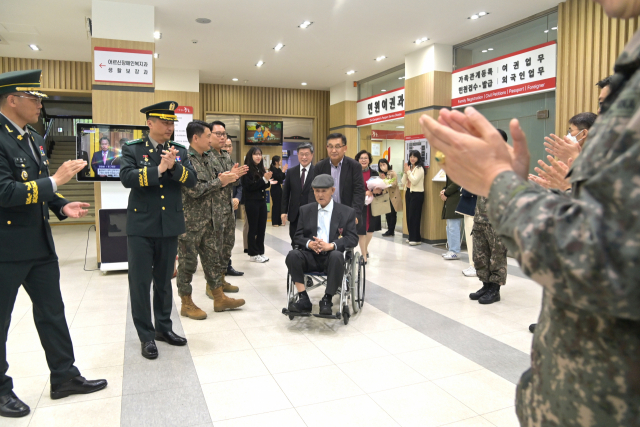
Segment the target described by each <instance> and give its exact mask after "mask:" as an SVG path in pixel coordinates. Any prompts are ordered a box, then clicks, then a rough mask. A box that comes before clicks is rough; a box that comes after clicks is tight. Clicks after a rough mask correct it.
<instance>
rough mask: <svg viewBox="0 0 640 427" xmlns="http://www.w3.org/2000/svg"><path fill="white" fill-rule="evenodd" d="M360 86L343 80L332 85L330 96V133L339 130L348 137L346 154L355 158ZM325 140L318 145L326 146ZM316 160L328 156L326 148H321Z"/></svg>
mask: <svg viewBox="0 0 640 427" xmlns="http://www.w3.org/2000/svg"><path fill="white" fill-rule="evenodd" d="M357 101H358V88H357V87H356V86H354V83H353V82H351V81H349V82H343V83H340V84H337V85H335V86H332V87H331V89H330V96H329V104H330V106H329V128H330V129H329V133H336V132H339V133H341V134H343V135H345V136H346V137H347V153H346V156H348V157H351V158H353V157H354V156H355V155H356V153H357V152H358V128H357V126H356V102H357ZM324 146H325V141H318V147H324ZM318 151H323V152H322V153H317V154H316V156H315V160H316V161H318V160H320V159H323V158H325V157H327V151H326V149H324V150H322V149H319V150H318Z"/></svg>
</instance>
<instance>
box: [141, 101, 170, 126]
mask: <svg viewBox="0 0 640 427" xmlns="http://www.w3.org/2000/svg"><path fill="white" fill-rule="evenodd" d="M176 108H178V103H177V102H176V101H165V102H158V103H157V104H153V105H149V106H148V107H145V108H143V109H142V110H140V112H141V113H144V114H146V115H147V119H148V118H149V117H157V118H159V119H161V120H168V121H170V122H177V121H178V116H176V113H175V109H176Z"/></svg>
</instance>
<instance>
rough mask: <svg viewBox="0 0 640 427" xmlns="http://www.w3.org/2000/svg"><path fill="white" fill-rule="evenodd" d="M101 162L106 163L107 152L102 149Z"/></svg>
mask: <svg viewBox="0 0 640 427" xmlns="http://www.w3.org/2000/svg"><path fill="white" fill-rule="evenodd" d="M102 163H104V164H105V165H106V164H107V153H106V152H104V151H103V152H102Z"/></svg>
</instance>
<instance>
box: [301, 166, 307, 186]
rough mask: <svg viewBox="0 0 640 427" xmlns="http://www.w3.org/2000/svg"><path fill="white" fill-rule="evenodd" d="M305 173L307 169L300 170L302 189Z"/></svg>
mask: <svg viewBox="0 0 640 427" xmlns="http://www.w3.org/2000/svg"><path fill="white" fill-rule="evenodd" d="M306 172H307V168H302V175H300V186H301V187H304V175H305V173H306Z"/></svg>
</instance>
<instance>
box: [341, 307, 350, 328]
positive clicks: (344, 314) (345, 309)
mask: <svg viewBox="0 0 640 427" xmlns="http://www.w3.org/2000/svg"><path fill="white" fill-rule="evenodd" d="M350 317H351V313H350V312H349V306H348V305H346V304H345V306H344V307H343V308H342V319H343V321H344V324H345V325H346V324H347V323H349V318H350Z"/></svg>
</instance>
